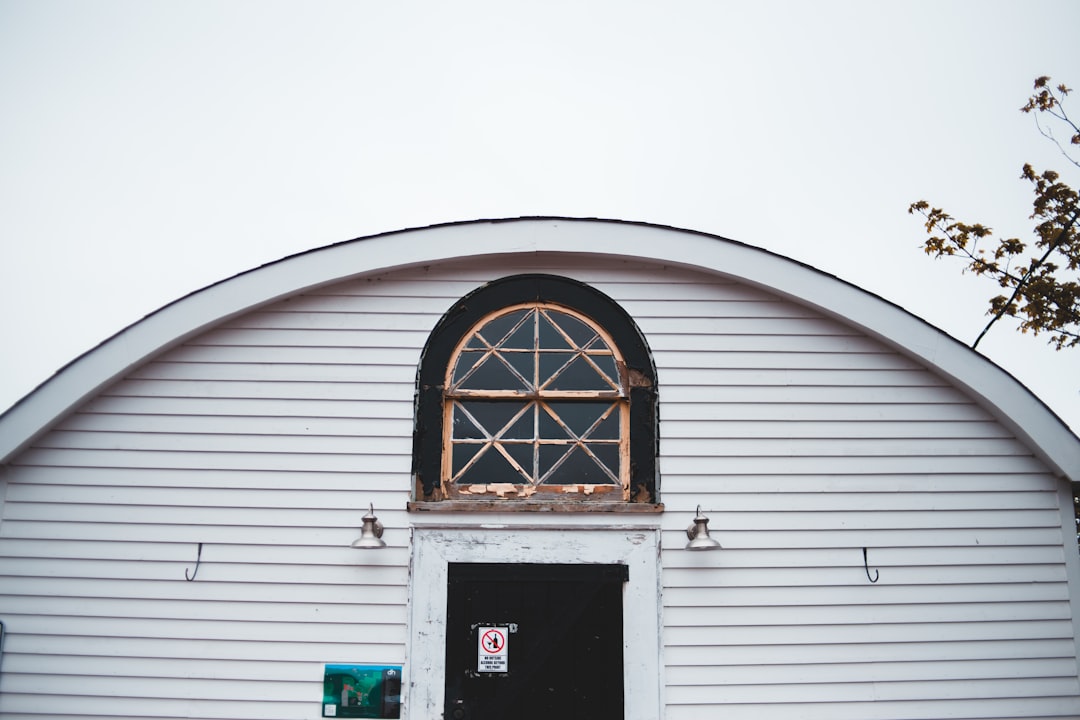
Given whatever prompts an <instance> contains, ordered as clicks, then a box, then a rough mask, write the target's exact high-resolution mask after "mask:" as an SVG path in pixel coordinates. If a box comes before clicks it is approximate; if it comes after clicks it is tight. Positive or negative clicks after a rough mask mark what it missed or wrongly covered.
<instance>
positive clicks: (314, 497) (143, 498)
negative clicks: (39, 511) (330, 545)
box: [0, 483, 405, 543]
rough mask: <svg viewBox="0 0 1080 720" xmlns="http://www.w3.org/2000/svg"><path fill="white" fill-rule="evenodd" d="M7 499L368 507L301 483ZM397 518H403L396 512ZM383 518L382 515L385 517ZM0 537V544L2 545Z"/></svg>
mask: <svg viewBox="0 0 1080 720" xmlns="http://www.w3.org/2000/svg"><path fill="white" fill-rule="evenodd" d="M7 499H8V502H10V503H40V504H43V505H48V504H55V505H62V504H69V503H70V504H75V505H110V506H116V507H124V506H127V505H148V506H151V505H156V506H168V507H170V508H171V507H196V508H236V509H250V508H276V509H290V510H298V509H324V510H333V511H335V512H337V511H342V510H347V511H349V512H355V511H356V510H360V511H361V514H363V513H364V512H366V511H367V506H368V503H367V501H366V499H365V498H363V497H361V496H360V494H359V493H357V492H356V490H355V489H352V488H350V489H342V490H319V489H303V488H301V487H296V486H294V487H290V488H272V489H271V488H267V489H265V490H264V489H251V488H249V489H241V488H233V487H221V488H205V487H203V488H184V487H173V486H167V485H166V486H164V487H153V486H149V485H147V486H143V487H124V486H122V485H117V486H100V485H90V486H76V487H68V486H66V485H51V484H30V483H17V484H14V485H12V486H11V487H10V488H9V489H8V498H7ZM380 512H381V511H380ZM398 515H399V520H400V521H405V518H404V515H403V514H401V513H398ZM383 517H385V515H384V516H383ZM2 542H3V541H2V539H0V543H2Z"/></svg>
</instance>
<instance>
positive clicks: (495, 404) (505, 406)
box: [454, 400, 532, 438]
mask: <svg viewBox="0 0 1080 720" xmlns="http://www.w3.org/2000/svg"><path fill="white" fill-rule="evenodd" d="M459 405H461V406H463V407H464V408H465V409H466V410H468V411H469V413H470V414H471V415H472V416H473V417H474V418H476V420H477V422H479V423H480V427H482V428H483V429H485V430H487V431H488V434H490V435H497V434H498V433H499V431H500V430H502V429H503V428H504V427H506V424H507V423H509V422H510V421H511V420H512V419H513V418H514V416H515V415H516V414H517V413H519V412H521V411H522V410H523V409H524V408H525V406H526V403H523V402H515V401H513V400H511V401H502V402H499V401H488V400H465V401H461V402H460V403H459ZM525 415H526V416H531V413H528V412H526V413H525ZM454 430H455V432H456V431H457V422H456V419H455V422H454ZM454 437H455V438H456V437H468V436H465V435H456V434H455V435H454ZM481 437H484V436H481ZM529 437H532V436H531V435H530V436H529Z"/></svg>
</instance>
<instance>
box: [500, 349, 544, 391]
mask: <svg viewBox="0 0 1080 720" xmlns="http://www.w3.org/2000/svg"><path fill="white" fill-rule="evenodd" d="M502 358H503V360H505V361H506V362H508V363H510V365H511V366H512V367H513V368H514V369H515V370H517V371H518V372H519V373H520V374H521V377H523V378H525V380H526V381H527V384H528V386H529V387H530V388H532V386H533V376H534V375H535V374H536V371H535V370H534V368H535V367H536V356H535V355H533V353H532V352H504V353H502Z"/></svg>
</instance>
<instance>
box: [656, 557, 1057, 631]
mask: <svg viewBox="0 0 1080 720" xmlns="http://www.w3.org/2000/svg"><path fill="white" fill-rule="evenodd" d="M860 569H861V568H860ZM839 587H842V588H843V590H842V594H843V597H844V599H845V602H843V603H840V602H837V600H836V598H837V595H838V592H837V586H827V585H815V586H812V587H799V586H787V585H777V586H772V587H757V586H754V587H725V588H712V587H692V588H672V587H665V588H664V607H665V608H671V609H672V610H671V612H669V613H667V614H666V615H665V619H664V622H665V623H668V622H670V623H671V624H672V626H686V624H687V623H690V624H691V625H692V624H693V618H694V613H695V611H696V608H700V607H721V608H722V607H749V606H753V607H762V608H771V607H780V608H788V607H823V606H829V605H835V606H836V607H839V608H844V607H847V606H848V604H851V605H854V606H864V605H875V604H876V605H887V604H898V605H899V604H917V605H925V604H941V605H949V604H952V603H984V602H1001V603H1012V602H1015V603H1022V602H1054V601H1061V600H1067V599H1068V597H1069V588H1068V586H1067V585H1066V584H1065V582H1064V581H1061V582H1056V583H1008V584H1003V583H985V584H979V583H969V584H957V583H947V584H941V583H938V584H922V585H920V584H917V583H909V584H907V585H882V584H881V581H880V580H879V582H878V583H877V584H871V583H869V582H868V581H867V580H866V577H865V576H863V578H862V583H861V584H859V583H858V581H857V579H855V578H853V582H849V583H848V584H847V585H841V586H839ZM678 608H686V612H685V614H680V613H681V612H682V611H680V610H677V609H678Z"/></svg>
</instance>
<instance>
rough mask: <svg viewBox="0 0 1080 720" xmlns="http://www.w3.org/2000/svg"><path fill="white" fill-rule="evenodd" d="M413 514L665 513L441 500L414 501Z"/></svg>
mask: <svg viewBox="0 0 1080 720" xmlns="http://www.w3.org/2000/svg"><path fill="white" fill-rule="evenodd" d="M407 508H408V511H409V512H416V513H421V512H436V513H448V512H531V513H662V512H664V504H663V503H627V502H602V501H592V502H582V501H580V500H576V501H575V500H562V501H552V500H520V499H506V500H440V501H437V502H422V501H413V502H410V503H408V505H407Z"/></svg>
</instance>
